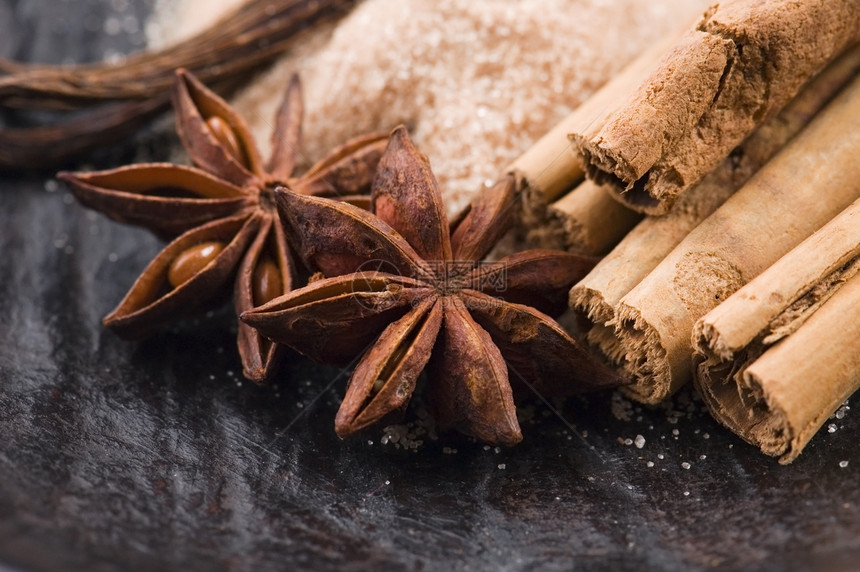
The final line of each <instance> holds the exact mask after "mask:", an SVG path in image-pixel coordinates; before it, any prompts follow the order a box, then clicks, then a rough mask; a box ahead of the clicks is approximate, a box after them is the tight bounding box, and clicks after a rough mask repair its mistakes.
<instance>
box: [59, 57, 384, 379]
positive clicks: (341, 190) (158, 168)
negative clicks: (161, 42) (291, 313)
mask: <svg viewBox="0 0 860 572" xmlns="http://www.w3.org/2000/svg"><path fill="white" fill-rule="evenodd" d="M173 99H174V107H175V108H176V116H177V130H178V132H179V135H180V137H181V139H182V142H183V145H184V146H185V148H186V149H187V150H188V153H189V155H190V156H191V158H192V160H193V161H194V163H195V164H196V165H197V167H199V168H195V167H185V166H181V165H172V164H165V163H148V164H140V165H131V166H127V167H122V168H119V169H114V170H110V171H102V172H97V173H60V175H59V177H60V178H61V179H63V180H65V181H66V182H67V183H69V185H70V186H71V188H72V190H73V192H74V193H75V195H76V196H77V197H78V199H79V200H80V201H81V202H82V203H84V204H85V205H87V206H89V207H92V208H94V209H96V210H100V211H102V212H104V213H105V214H107V215H108V216H109V217H111V218H113V219H115V220H119V221H121V222H126V223H131V224H137V225H141V226H144V227H146V228H149V229H150V230H153V231H154V232H156V233H157V234H159V235H162V236H168V237H176V238H175V239H174V240H173V241H172V242H171V243H170V244H168V245H167V246H166V247H165V248H164V250H162V251H161V253H159V254H158V256H156V258H155V259H154V260H153V261H152V262H151V263H150V265H149V266H148V267H147V268H146V270H144V272H143V274H142V275H141V276H140V278H139V279H138V280H137V281H136V282H135V283H134V285H133V286H132V287H131V290H130V291H129V293H128V294H127V295H126V297H125V298H124V299H123V301H122V302H120V305H119V306H118V307H117V308H116V309H115V310H114V311H113V312H111V313H110V314H109V315H108V316H107V317H106V318H105V320H104V322H105V325H106V326H108V327H110V328H111V329H114V330H115V331H117V332H118V333H119V334H121V335H124V336H129V337H140V336H143V335H146V334H148V333H149V332H150V331H152V330H153V329H154V328H157V327H158V326H161V325H163V324H164V323H166V322H169V321H171V320H174V319H175V318H176V317H178V316H181V315H186V314H188V313H189V312H192V311H195V310H198V309H199V308H200V307H202V306H205V305H207V304H208V303H210V302H212V301H214V300H217V299H218V298H219V295H220V294H221V293H222V290H223V289H224V287H225V286H227V285H228V284H229V281H230V280H231V279H232V277H233V276H234V275H236V273H237V271H238V275H237V276H236V280H235V287H234V292H235V293H234V300H235V305H236V312H237V314H238V313H241V312H243V311H245V310H247V309H250V308H252V307H254V306H256V305H259V304H262V303H265V302H267V301H269V300H270V299H272V298H274V297H276V296H278V295H281V294H283V293H285V292H289V291H290V290H291V288H292V284H293V280H294V274H295V273H294V268H293V263H292V261H291V255H290V252H289V248H288V245H287V242H286V238H285V236H284V233H283V232H282V230H281V226H280V225H279V224H277V214H276V212H275V208H274V188H275V187H276V186H281V185H284V186H288V187H289V188H291V189H293V190H294V191H296V192H298V193H306V194H312V195H327V196H331V197H338V198H341V199H343V200H351V201H353V202H356V203H357V204H364V205H366V204H367V199H366V198H362V196H361V194H362V193H366V192H367V191H368V190H369V187H370V182H371V180H372V177H373V174H374V172H375V169H376V164H377V162H378V160H379V157H380V156H381V154H382V150H383V149H384V146H385V136H384V135H378V134H377V135H368V136H365V137H361V138H357V139H354V140H352V141H349V142H347V143H346V144H344V145H343V146H342V147H340V148H338V149H335V150H334V151H333V152H332V153H331V154H329V156H328V157H326V158H324V159H323V160H322V161H320V162H319V163H317V164H316V165H314V166H313V167H312V168H311V169H310V170H308V171H307V172H306V173H304V174H303V175H302V176H300V177H294V176H293V170H294V167H295V164H296V156H297V153H298V148H299V146H300V144H301V141H300V139H301V117H302V100H301V88H300V85H299V80H298V77H297V76H294V77H293V79H292V81H291V82H290V84H289V87H288V89H287V90H286V94H285V96H284V99H283V102H282V105H281V108H280V110H279V112H278V114H277V118H276V127H275V129H274V131H273V133H272V138H273V152H272V155H271V158H270V159H269V161H268V163H266V164H264V163H263V160H262V158H261V156H260V154H259V152H258V150H257V147H256V145H255V143H254V140H253V139H252V138H251V136H250V133H249V130H248V128H247V126H246V125H245V122H244V120H243V119H242V118H241V117H240V116H239V115H238V114H236V113H235V112H234V111H233V110H232V109H231V108H230V107H229V106H228V105H227V104H226V103H225V102H224V101H223V100H222V99H221V98H219V97H218V96H216V95H215V94H214V93H212V92H211V91H209V90H208V89H206V87H204V86H203V84H201V83H200V82H199V81H198V80H197V79H195V78H194V76H193V75H191V74H190V73H189V72H185V71H181V70H180V71H179V72H177V79H176V83H175V86H174V90H173ZM238 335H239V340H238V344H239V352H240V354H241V355H242V363H243V367H244V373H245V376H246V377H248V378H249V379H251V380H253V381H256V382H263V381H265V380H266V379H268V378H269V376H270V375H271V374H272V373H273V371H274V370H275V367H276V364H277V362H278V359H279V356H280V349H279V348H278V347H277V346H276V345H273V344H271V343H269V342H268V341H267V340H265V339H263V338H262V337H260V335H259V334H258V333H257V332H256V331H255V330H253V329H251V328H249V327H247V326H245V325H244V324H240V325H239V334H238Z"/></svg>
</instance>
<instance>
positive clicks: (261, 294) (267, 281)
mask: <svg viewBox="0 0 860 572" xmlns="http://www.w3.org/2000/svg"><path fill="white" fill-rule="evenodd" d="M252 285H253V288H254V304H255V305H256V306H262V305H263V304H265V303H266V302H268V301H270V300H274V299H275V298H277V297H278V296H280V295H281V294H283V293H284V284H283V281H282V280H281V272H280V270H278V265H277V264H275V261H274V260H272V259H271V257H269V256H266V257H265V258H263V259H262V260H260V262H258V263H257V267H256V268H254V280H253V282H252Z"/></svg>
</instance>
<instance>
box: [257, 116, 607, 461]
mask: <svg viewBox="0 0 860 572" xmlns="http://www.w3.org/2000/svg"><path fill="white" fill-rule="evenodd" d="M371 201H372V213H370V212H367V211H363V210H360V209H358V208H355V207H353V206H351V205H349V204H344V203H338V202H335V201H331V200H327V199H324V198H317V197H309V196H302V195H300V194H297V193H293V192H289V191H278V193H277V203H278V209H279V211H280V214H281V220H282V221H283V223H284V228H285V231H286V233H287V235H288V237H289V240H290V241H291V243H293V244H294V245H295V247H296V249H297V252H299V253H300V254H301V256H302V257H303V258H304V260H305V262H306V263H307V264H308V265H309V266H310V267H311V268H317V269H319V270H320V271H321V272H322V273H323V274H324V275H325V276H328V278H324V279H321V280H318V281H315V282H313V283H311V284H309V285H308V286H306V287H304V288H300V289H297V290H295V291H293V292H291V293H289V294H286V295H284V296H281V297H279V298H276V299H274V300H272V301H271V302H269V303H267V304H265V305H263V306H262V307H260V308H256V309H253V310H251V311H249V312H245V313H244V314H242V316H241V318H242V320H243V321H245V322H247V323H248V324H250V325H252V326H254V327H255V328H257V329H259V330H260V331H261V332H262V333H263V334H264V335H265V336H267V337H270V338H271V339H273V340H274V341H277V342H279V343H282V344H285V345H288V346H290V347H292V348H294V349H296V350H298V351H299V352H301V353H303V354H305V355H307V356H309V357H311V358H313V359H316V360H319V361H327V362H336V363H337V362H344V361H346V360H349V359H350V358H351V357H353V356H356V355H358V354H359V353H360V352H361V351H362V350H364V349H365V348H366V347H367V346H368V345H369V344H371V343H372V346H371V347H370V348H369V349H367V351H365V353H364V355H363V356H362V357H361V360H360V361H359V362H358V365H357V366H356V368H355V370H354V372H353V374H352V377H351V379H350V381H349V385H348V388H347V391H346V396H345V398H344V400H343V403H342V404H341V407H340V410H339V412H338V415H337V419H336V422H335V430H336V431H337V433H338V434H339V435H340V436H342V437H345V436H349V435H352V434H354V433H355V432H357V431H359V430H361V429H364V428H366V427H368V426H370V425H371V424H374V423H376V422H378V421H381V420H390V419H391V418H392V417H393V414H394V415H396V414H399V413H401V412H402V411H403V409H404V408H405V407H406V405H407V403H408V401H409V399H410V396H411V395H412V393H413V391H414V389H415V385H416V381H417V379H418V376H419V374H420V373H421V372H422V370H424V368H425V366H428V365H429V370H428V373H429V377H428V384H427V389H428V391H429V394H430V403H431V407H432V408H433V411H434V415H435V417H436V421H437V423H438V424H439V426H440V428H441V429H443V430H444V429H456V430H459V431H460V432H462V433H465V434H468V435H471V436H474V437H476V438H477V439H480V440H482V441H485V442H487V443H492V444H503V445H513V444H515V443H517V442H519V441H520V440H521V439H522V434H521V432H520V427H519V424H518V423H517V417H516V409H515V406H514V397H513V391H512V386H511V383H510V380H511V378H512V377H513V379H514V381H516V382H522V383H526V384H529V385H532V386H533V389H535V390H537V391H550V390H551V391H552V392H553V393H555V394H557V393H558V392H559V390H560V389H561V391H562V392H563V393H568V394H569V393H574V392H576V391H581V390H585V389H594V388H598V387H607V386H613V385H617V384H618V383H619V379H618V377H617V376H616V375H615V374H614V373H613V372H611V371H610V370H609V369H607V368H605V367H604V366H603V365H601V364H600V363H598V362H597V361H595V360H594V359H593V358H592V357H591V356H590V355H589V354H588V353H587V352H585V351H584V350H583V349H582V347H581V346H580V345H578V344H577V343H576V342H575V341H574V340H573V339H572V338H571V337H570V336H569V335H568V334H567V333H566V332H565V331H564V330H563V329H562V328H561V327H560V326H559V325H558V324H557V323H556V322H555V321H554V320H553V319H551V318H550V317H549V316H547V315H546V314H544V313H543V312H560V311H561V310H563V309H564V308H565V307H566V302H567V293H568V290H569V288H570V286H571V285H572V284H573V283H574V282H576V281H577V280H578V279H579V278H581V277H582V276H583V275H584V274H585V273H586V272H587V271H588V270H589V269H590V268H591V267H592V265H593V264H594V262H595V261H594V260H593V259H586V258H583V257H580V256H576V255H573V254H568V253H564V252H558V251H547V250H530V251H526V252H520V253H518V254H514V255H511V256H509V257H507V258H503V259H501V260H499V261H498V262H495V263H491V264H483V263H480V262H478V261H479V260H480V259H481V258H483V257H484V256H486V254H487V252H488V251H489V250H490V249H491V248H492V246H493V245H494V244H495V243H496V242H497V241H498V239H499V238H500V236H501V235H502V234H503V232H504V231H505V230H506V229H507V228H508V225H509V222H510V218H511V210H512V209H511V206H512V203H513V201H514V183H513V178H512V177H507V178H505V179H503V180H501V181H500V182H499V183H497V184H496V185H495V186H494V187H492V188H491V189H488V190H487V191H485V192H484V193H483V194H482V195H481V196H480V197H479V198H478V199H477V200H476V201H475V202H473V204H472V205H471V207H470V208H469V209H468V210H467V211H466V212H465V214H464V215H463V216H461V217H458V218H457V219H456V221H455V223H454V225H452V226H453V228H449V224H448V221H447V219H446V216H445V212H444V210H443V206H442V200H441V196H440V194H439V190H438V188H437V184H436V179H435V177H434V176H433V174H432V172H431V170H430V165H429V162H428V160H427V158H426V157H424V156H423V155H421V154H420V153H419V152H418V151H417V150H416V149H415V147H414V146H413V145H412V142H411V141H410V139H409V136H408V134H407V133H406V130H405V129H404V128H402V127H400V128H398V129H396V130H395V131H394V132H393V133H392V135H391V139H390V140H389V143H388V148H387V149H386V151H385V154H384V155H383V157H382V159H381V160H380V163H379V168H378V171H377V175H376V178H375V180H374V183H373V192H372V196H371ZM374 339H375V342H374ZM431 356H432V357H431Z"/></svg>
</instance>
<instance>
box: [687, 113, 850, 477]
mask: <svg viewBox="0 0 860 572" xmlns="http://www.w3.org/2000/svg"><path fill="white" fill-rule="evenodd" d="M858 127H860V125H858ZM858 273H860V201H855V202H854V203H853V204H852V205H851V206H849V207H848V208H847V209H845V210H844V211H843V212H842V213H840V214H839V215H838V216H837V217H835V218H834V219H833V220H832V221H830V222H829V223H828V224H826V225H825V226H824V227H823V228H821V229H820V230H819V231H818V232H816V233H815V234H813V235H812V236H811V237H809V238H808V239H806V240H805V241H804V242H803V243H801V244H800V245H799V246H797V247H796V248H795V249H794V250H792V251H791V252H789V253H788V254H786V255H785V256H784V257H782V258H781V259H780V260H779V261H777V262H776V263H774V265H773V266H771V267H770V268H768V269H767V270H765V271H764V272H763V273H762V274H760V275H759V276H757V277H756V278H755V279H753V280H752V281H751V282H749V283H748V284H747V285H746V286H744V287H743V288H741V289H740V290H738V291H737V292H735V293H734V294H733V295H732V296H730V297H729V298H728V299H727V300H726V301H725V302H723V303H722V304H720V305H719V306H717V307H716V308H715V309H713V310H711V311H710V312H709V313H708V314H707V315H705V316H704V317H703V318H702V319H700V320H699V321H698V322H697V323H696V325H695V327H694V329H693V344H694V348H695V350H696V354H695V356H694V362H695V365H696V376H695V378H694V379H695V383H696V386H697V388H698V389H699V391H700V393H701V394H702V396H703V398H704V400H705V403H706V404H707V405H708V408H709V409H710V411H711V413H712V414H713V415H714V417H716V418H717V419H718V420H719V421H720V422H722V423H723V424H724V425H726V426H727V427H728V428H729V429H731V430H732V431H734V432H735V433H737V434H738V435H740V436H741V437H742V438H743V439H745V440H747V441H748V442H750V443H752V444H754V445H757V446H759V447H760V448H761V450H762V451H763V452H765V453H767V454H769V455H773V456H779V457H780V462H781V463H789V462H791V461H792V460H794V459H795V458H796V457H797V455H799V454H800V452H801V451H802V450H803V447H804V446H805V445H806V443H807V442H808V441H809V440H810V439H811V438H812V436H813V435H814V434H815V432H816V431H818V429H819V428H820V427H821V425H822V424H823V423H824V421H825V420H826V419H827V417H828V416H829V415H831V414H832V413H833V412H834V411H835V410H836V408H837V407H838V406H839V404H840V403H842V402H843V401H844V400H845V399H846V398H847V397H848V396H849V395H850V394H851V393H853V392H854V391H856V390H857V389H858V388H860V352H858V351H857V347H856V346H857V339H858V338H857V336H858V334H860V276H858ZM831 297H832V298H833V299H832V300H831Z"/></svg>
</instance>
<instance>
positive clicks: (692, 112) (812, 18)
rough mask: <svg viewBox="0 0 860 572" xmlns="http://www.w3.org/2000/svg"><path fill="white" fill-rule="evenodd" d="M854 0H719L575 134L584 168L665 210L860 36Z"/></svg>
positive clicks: (640, 206) (621, 192)
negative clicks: (620, 100)
mask: <svg viewBox="0 0 860 572" xmlns="http://www.w3.org/2000/svg"><path fill="white" fill-rule="evenodd" d="M858 12H860V4H858V2H857V0H804V1H803V2H797V1H795V0H770V1H767V2H754V1H750V0H727V1H724V2H720V3H719V4H716V5H714V6H713V7H712V8H711V9H710V10H708V11H707V12H706V13H705V15H704V17H703V18H702V20H701V21H700V22H699V23H698V24H697V25H696V26H695V28H694V29H692V30H691V31H690V32H689V33H687V34H686V35H685V36H684V37H683V38H682V39H681V40H680V41H679V42H678V43H677V45H676V46H675V47H674V48H673V49H671V50H670V51H669V53H668V54H667V56H666V58H665V59H664V61H663V63H662V64H661V65H660V66H659V67H658V68H657V69H656V70H655V71H654V73H653V74H652V75H651V76H650V78H649V79H648V80H647V81H646V82H645V83H643V84H641V85H640V86H639V87H638V89H636V90H635V91H632V93H631V95H630V97H629V99H628V100H627V101H626V103H624V104H623V105H621V106H620V107H619V108H618V109H617V111H615V112H614V113H612V114H611V115H609V116H608V117H606V119H605V120H604V121H601V122H595V123H594V124H592V125H591V126H589V127H588V128H586V129H582V130H574V131H573V133H572V138H573V140H574V142H575V143H576V146H577V148H578V150H579V152H580V153H581V154H582V156H583V157H584V159H585V161H586V172H587V175H588V176H589V177H590V178H593V179H594V180H596V181H597V182H600V183H607V184H610V185H611V186H612V187H613V189H614V190H615V196H616V197H617V198H618V199H619V200H620V201H622V202H623V203H624V204H626V205H628V206H629V207H631V208H634V209H637V210H640V211H642V212H646V213H649V214H663V213H665V212H667V210H668V209H669V207H670V206H671V205H672V204H673V203H674V202H675V200H676V199H677V198H678V196H679V195H680V194H681V193H682V192H684V191H686V190H687V189H689V188H690V187H691V186H692V185H693V184H695V183H696V182H698V181H699V180H701V179H702V178H703V177H704V176H705V175H706V174H707V173H708V172H710V171H711V170H712V169H713V168H714V167H715V166H716V165H717V164H718V163H719V161H720V160H722V159H723V158H724V157H725V156H726V155H727V154H728V153H729V151H730V150H731V149H732V148H734V147H735V146H736V145H738V144H739V143H740V142H741V141H742V140H743V139H744V138H745V137H746V136H747V135H749V134H750V133H751V132H752V131H753V130H754V129H755V128H756V127H757V126H758V125H760V124H761V123H763V122H764V121H765V120H767V119H768V118H769V117H771V116H773V115H774V114H775V113H776V112H778V111H779V109H781V108H782V107H783V106H784V105H785V104H786V103H787V102H788V101H789V100H790V99H791V98H792V97H793V96H794V95H795V94H796V93H797V92H798V90H799V89H800V87H801V86H802V85H803V84H804V83H805V82H806V81H807V80H808V79H809V78H810V77H812V76H813V75H814V74H816V73H817V72H818V71H820V70H821V69H822V68H823V67H824V66H825V65H826V64H827V63H828V62H829V61H831V60H832V59H833V58H835V57H836V56H837V55H838V54H839V53H841V52H843V51H844V50H845V49H847V48H848V47H849V46H851V45H853V44H855V43H856V42H858V41H860V18H858V17H857V14H858Z"/></svg>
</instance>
